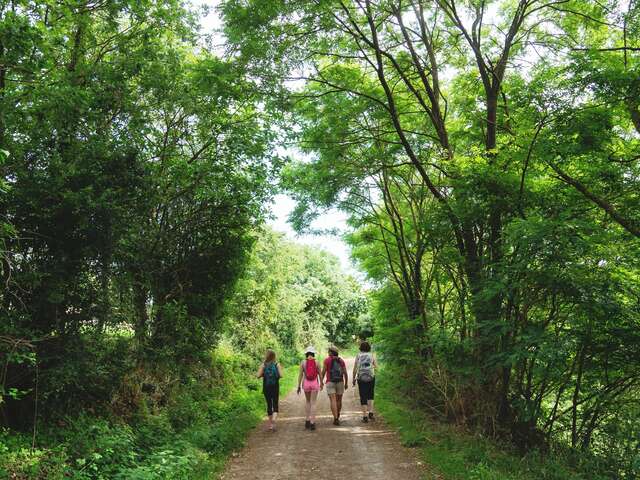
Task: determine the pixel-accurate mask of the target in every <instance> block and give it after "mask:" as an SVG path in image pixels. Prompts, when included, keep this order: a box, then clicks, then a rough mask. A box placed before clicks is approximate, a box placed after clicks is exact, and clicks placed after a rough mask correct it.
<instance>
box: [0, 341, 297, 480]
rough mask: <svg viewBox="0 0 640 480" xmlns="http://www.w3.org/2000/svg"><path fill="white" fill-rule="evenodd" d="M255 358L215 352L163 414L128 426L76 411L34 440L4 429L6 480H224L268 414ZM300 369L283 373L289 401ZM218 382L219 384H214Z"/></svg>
mask: <svg viewBox="0 0 640 480" xmlns="http://www.w3.org/2000/svg"><path fill="white" fill-rule="evenodd" d="M254 368H257V366H255V365H254V361H253V360H252V359H247V358H246V357H241V356H239V355H236V354H233V353H230V352H225V351H224V350H223V349H220V350H219V351H217V352H216V353H215V355H214V357H213V358H212V370H211V371H210V373H209V374H208V375H209V376H211V377H212V378H214V380H212V381H210V382H203V381H202V380H201V379H197V378H194V379H192V380H191V381H186V382H185V383H183V385H181V386H180V388H179V389H176V391H175V394H174V395H172V397H171V398H170V400H169V401H168V403H167V404H166V405H165V406H164V407H163V408H161V409H157V408H154V409H151V408H146V407H145V403H144V402H143V403H142V404H141V406H140V409H139V411H137V412H136V413H135V415H133V416H132V417H131V418H129V419H128V420H127V421H125V419H124V418H122V417H118V416H115V415H111V416H109V415H106V416H97V415H94V414H92V413H86V412H85V413H74V414H70V415H68V416H66V417H64V418H61V419H59V420H58V421H57V422H56V424H54V425H51V424H50V425H43V426H41V428H40V432H39V433H38V437H37V444H36V448H34V449H32V448H31V436H30V435H29V434H25V433H19V432H15V431H11V430H8V429H0V480H4V479H5V478H6V479H12V480H31V479H33V480H40V479H43V480H44V479H47V480H64V479H70V478H71V479H75V480H85V479H87V480H89V479H91V480H93V479H96V480H97V479H100V480H103V479H114V480H125V479H126V480H164V479H166V480H169V479H177V478H181V479H190V480H204V479H207V480H209V479H215V478H218V477H219V475H220V473H221V472H222V470H223V468H224V465H225V463H226V461H227V459H228V458H229V456H230V455H231V453H232V452H233V451H234V450H237V449H238V448H239V447H241V446H242V445H243V444H244V442H245V440H246V436H247V433H248V432H249V431H250V430H251V429H252V428H254V427H255V426H256V425H257V424H259V423H260V422H261V421H262V419H263V418H264V416H265V402H264V397H263V395H262V388H261V382H260V381H259V380H257V379H255V376H254V375H255V369H254ZM296 375H297V365H293V366H290V367H288V368H285V372H284V377H283V379H282V381H281V394H282V395H283V396H284V395H285V394H286V393H288V392H289V391H290V390H291V389H292V388H293V387H294V385H295V382H296ZM215 379H218V380H215Z"/></svg>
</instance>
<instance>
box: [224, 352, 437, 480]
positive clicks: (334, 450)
mask: <svg viewBox="0 0 640 480" xmlns="http://www.w3.org/2000/svg"><path fill="white" fill-rule="evenodd" d="M347 368H348V369H349V376H351V371H352V368H353V360H350V361H348V362H347ZM349 383H351V380H350V382H349ZM355 391H357V387H356V388H355V389H353V388H352V387H351V386H349V389H348V390H347V391H346V392H345V395H344V397H343V407H342V417H341V419H342V423H341V425H340V426H339V427H336V426H334V425H333V423H332V420H333V417H332V416H331V408H330V406H329V399H328V397H327V394H326V393H325V392H324V391H322V392H320V394H319V396H318V417H317V420H316V423H317V430H316V431H314V432H311V431H308V430H305V428H304V420H305V417H304V400H303V399H304V394H300V396H298V395H297V394H296V392H295V391H294V392H291V393H290V394H289V395H287V397H286V398H285V399H284V400H281V401H280V417H279V419H278V431H277V432H275V433H272V432H268V431H266V424H265V423H263V424H261V425H260V426H259V427H258V428H256V429H255V430H254V431H253V432H252V434H251V435H250V437H249V440H248V442H247V445H246V447H245V448H244V449H243V450H241V451H240V452H239V453H238V454H237V455H236V456H234V457H233V458H232V459H231V460H230V461H229V464H228V465H227V468H226V469H225V472H224V473H223V475H222V478H223V479H224V480H253V479H256V480H258V479H260V480H289V479H296V480H299V479H301V478H305V477H307V478H310V479H332V478H337V479H339V478H346V479H355V478H363V479H367V480H375V479H384V480H418V479H420V478H424V477H423V475H424V474H425V472H424V471H423V469H422V468H421V464H420V462H419V461H418V460H417V459H416V458H415V456H414V454H413V452H412V451H411V450H409V449H407V448H404V447H403V446H402V445H401V444H400V441H399V439H398V437H397V436H396V434H395V433H394V432H392V431H391V430H390V429H389V428H388V427H387V426H386V425H385V424H384V422H383V421H381V420H380V419H379V418H378V419H376V421H374V422H370V423H366V424H365V423H362V422H361V418H362V417H361V413H360V403H359V401H357V400H356V396H355V393H356V392H355Z"/></svg>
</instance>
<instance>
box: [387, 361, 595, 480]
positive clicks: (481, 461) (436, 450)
mask: <svg viewBox="0 0 640 480" xmlns="http://www.w3.org/2000/svg"><path fill="white" fill-rule="evenodd" d="M376 405H377V408H378V410H379V411H380V413H381V414H382V416H383V417H384V419H385V420H386V422H387V423H388V424H390V425H391V426H393V427H394V428H395V429H396V430H397V431H398V432H399V434H400V437H401V441H402V443H403V444H404V445H405V446H407V447H413V448H418V449H420V454H421V457H422V460H423V461H424V462H425V464H427V465H428V466H429V470H430V472H432V473H433V474H434V475H435V478H439V479H443V480H587V479H588V480H595V479H596V478H601V477H595V476H591V475H588V476H587V475H581V474H579V473H577V472H575V471H573V470H572V469H571V468H570V467H568V466H567V464H566V462H564V461H562V459H559V458H552V457H550V456H543V455H541V454H540V453H538V452H530V453H529V454H527V455H525V456H520V455H517V454H516V453H515V452H513V451H510V447H509V446H507V445H502V444H500V443H497V442H495V441H492V440H490V439H487V438H485V437H482V436H480V435H473V434H471V433H469V432H467V431H464V430H462V429H460V428H458V427H456V426H454V425H449V424H443V423H440V422H438V421H436V420H434V419H433V418H431V417H429V416H428V415H427V414H425V413H424V412H423V411H422V410H421V409H420V408H419V407H418V406H417V405H415V404H414V403H413V402H412V397H411V395H410V394H409V392H408V389H407V386H406V385H401V382H400V381H399V377H397V376H394V375H393V374H392V373H391V372H390V371H389V369H380V371H379V372H378V380H376ZM429 478H433V477H429Z"/></svg>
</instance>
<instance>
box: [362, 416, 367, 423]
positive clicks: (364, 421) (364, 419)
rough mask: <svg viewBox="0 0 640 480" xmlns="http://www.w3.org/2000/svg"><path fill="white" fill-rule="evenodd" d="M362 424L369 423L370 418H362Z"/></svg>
mask: <svg viewBox="0 0 640 480" xmlns="http://www.w3.org/2000/svg"><path fill="white" fill-rule="evenodd" d="M362 423H369V417H367V416H366V415H365V416H364V417H362Z"/></svg>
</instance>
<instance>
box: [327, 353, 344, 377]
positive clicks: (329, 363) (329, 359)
mask: <svg viewBox="0 0 640 480" xmlns="http://www.w3.org/2000/svg"><path fill="white" fill-rule="evenodd" d="M333 358H334V357H332V356H331V355H329V356H328V357H327V358H325V359H324V368H325V370H326V371H327V374H326V380H325V383H329V382H330V381H331V377H330V375H331V361H332V360H333ZM338 360H339V361H340V365H341V366H342V371H343V372H345V371H346V370H347V365H346V364H345V363H344V360H343V359H342V358H340V357H338Z"/></svg>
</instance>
